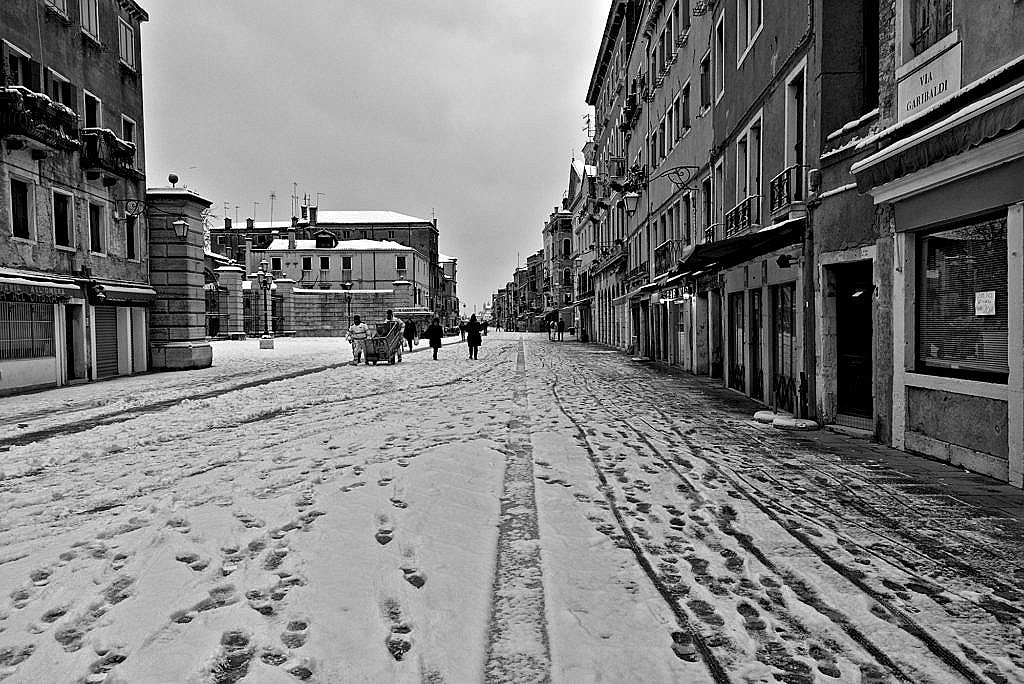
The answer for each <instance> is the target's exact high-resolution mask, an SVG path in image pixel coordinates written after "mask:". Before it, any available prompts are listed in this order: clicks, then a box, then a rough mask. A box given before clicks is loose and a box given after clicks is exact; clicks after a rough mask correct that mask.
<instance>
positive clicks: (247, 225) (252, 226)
mask: <svg viewBox="0 0 1024 684" xmlns="http://www.w3.org/2000/svg"><path fill="white" fill-rule="evenodd" d="M245 229H246V230H255V229H256V222H255V221H253V220H252V219H251V218H247V219H245Z"/></svg>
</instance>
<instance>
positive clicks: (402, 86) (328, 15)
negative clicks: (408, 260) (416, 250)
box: [142, 0, 609, 310]
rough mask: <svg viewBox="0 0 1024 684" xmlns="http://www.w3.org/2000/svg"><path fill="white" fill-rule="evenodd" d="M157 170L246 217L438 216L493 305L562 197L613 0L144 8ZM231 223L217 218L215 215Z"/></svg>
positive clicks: (212, 1) (148, 108) (471, 280)
mask: <svg viewBox="0 0 1024 684" xmlns="http://www.w3.org/2000/svg"><path fill="white" fill-rule="evenodd" d="M142 4H143V6H144V7H145V8H146V10H147V11H148V12H149V14H150V21H149V23H147V24H144V25H143V28H142V45H143V84H144V88H145V117H146V118H145V125H146V141H145V142H146V157H147V158H146V172H147V177H148V178H147V182H148V184H149V185H150V186H157V185H164V184H166V178H167V174H168V173H169V172H172V171H173V172H175V173H177V174H178V176H180V178H181V182H182V183H184V184H186V185H187V186H188V187H189V188H191V189H193V190H195V191H196V192H198V193H200V194H202V195H204V196H205V197H207V198H208V199H210V200H211V201H213V202H214V206H213V208H214V210H216V212H217V214H218V217H220V216H222V215H223V212H224V203H225V202H229V203H230V211H229V214H228V215H229V216H231V217H232V218H234V215H235V205H238V216H239V218H241V219H244V218H245V217H248V216H250V215H252V213H253V204H252V203H253V202H260V204H259V206H258V207H257V208H256V214H257V216H256V218H257V220H261V221H265V220H268V219H269V218H270V200H269V195H270V193H271V191H275V192H276V194H277V199H276V200H275V202H274V218H275V219H283V218H287V217H288V216H289V215H290V214H291V199H290V198H291V195H292V189H293V186H292V184H293V183H298V184H299V196H300V197H301V196H302V195H304V194H306V193H309V194H310V195H311V196H314V195H315V193H317V192H320V193H323V194H324V196H323V197H321V198H320V207H321V209H331V210H334V209H389V210H393V211H398V212H401V213H404V214H410V215H413V216H418V217H422V218H430V215H431V211H432V210H433V211H435V212H436V214H437V218H438V227H439V228H440V231H441V252H443V253H445V254H448V255H451V256H454V257H458V259H459V295H460V297H461V298H462V300H463V302H466V303H468V304H469V310H472V307H473V305H477V306H478V307H479V306H481V305H482V304H483V303H484V301H485V300H487V301H489V297H490V293H491V292H492V291H494V290H496V289H497V288H499V287H502V286H504V284H505V283H506V281H508V280H509V279H510V278H511V275H512V270H513V268H514V267H515V265H516V252H517V251H518V252H520V253H521V258H522V259H523V260H525V259H526V255H527V254H528V253H529V252H531V251H535V250H537V249H539V248H540V247H541V228H542V226H543V223H544V221H545V220H546V219H547V217H548V215H549V214H550V213H551V211H552V210H553V208H554V206H555V205H556V204H558V203H559V202H560V201H561V198H562V194H563V193H564V192H565V188H566V181H567V179H568V171H569V163H570V159H571V155H572V153H573V151H574V150H575V151H576V156H577V158H579V157H580V156H581V154H580V152H579V150H580V148H581V146H582V145H583V143H584V141H585V134H584V132H583V130H582V129H583V126H584V122H583V119H582V116H583V115H584V114H585V113H586V112H587V107H586V103H585V102H584V99H585V97H586V91H587V86H588V84H589V80H590V74H591V71H592V69H593V66H594V59H595V56H596V53H597V47H598V44H599V42H600V39H601V32H602V30H603V27H604V20H605V17H606V15H607V12H608V7H609V2H608V0H293V1H292V2H281V1H280V0H244V1H243V0H174V1H173V2H172V1H171V0H142ZM218 220H220V219H218Z"/></svg>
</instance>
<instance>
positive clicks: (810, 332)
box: [799, 169, 821, 418]
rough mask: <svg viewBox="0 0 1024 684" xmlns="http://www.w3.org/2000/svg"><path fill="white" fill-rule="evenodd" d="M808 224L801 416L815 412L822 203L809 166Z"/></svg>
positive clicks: (816, 173) (818, 176)
mask: <svg viewBox="0 0 1024 684" xmlns="http://www.w3.org/2000/svg"><path fill="white" fill-rule="evenodd" d="M807 186H808V191H809V192H808V193H807V226H806V228H805V229H804V242H803V259H802V262H803V273H802V274H801V275H802V276H803V278H802V280H803V316H804V325H803V332H804V335H803V370H802V371H801V373H800V388H799V392H800V406H799V410H800V417H801V418H812V417H816V415H817V398H816V392H815V388H816V379H817V377H818V376H817V368H818V364H817V345H816V344H815V341H816V339H817V335H816V329H817V322H818V321H817V318H816V316H815V313H816V309H815V307H814V302H815V296H814V275H815V271H816V270H817V265H818V262H817V259H815V257H814V214H815V212H816V211H817V209H818V207H819V206H821V199H820V198H819V197H818V189H819V188H820V187H821V172H820V171H819V170H818V169H811V170H810V171H809V172H808V174H807Z"/></svg>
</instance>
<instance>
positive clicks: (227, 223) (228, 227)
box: [224, 216, 231, 230]
mask: <svg viewBox="0 0 1024 684" xmlns="http://www.w3.org/2000/svg"><path fill="white" fill-rule="evenodd" d="M224 228H225V230H231V217H230V216H225V217H224Z"/></svg>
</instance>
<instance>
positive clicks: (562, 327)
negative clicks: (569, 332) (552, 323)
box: [558, 318, 565, 342]
mask: <svg viewBox="0 0 1024 684" xmlns="http://www.w3.org/2000/svg"><path fill="white" fill-rule="evenodd" d="M564 334H565V321H563V320H562V319H561V318H559V319H558V341H559V342H561V341H562V335H564Z"/></svg>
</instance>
